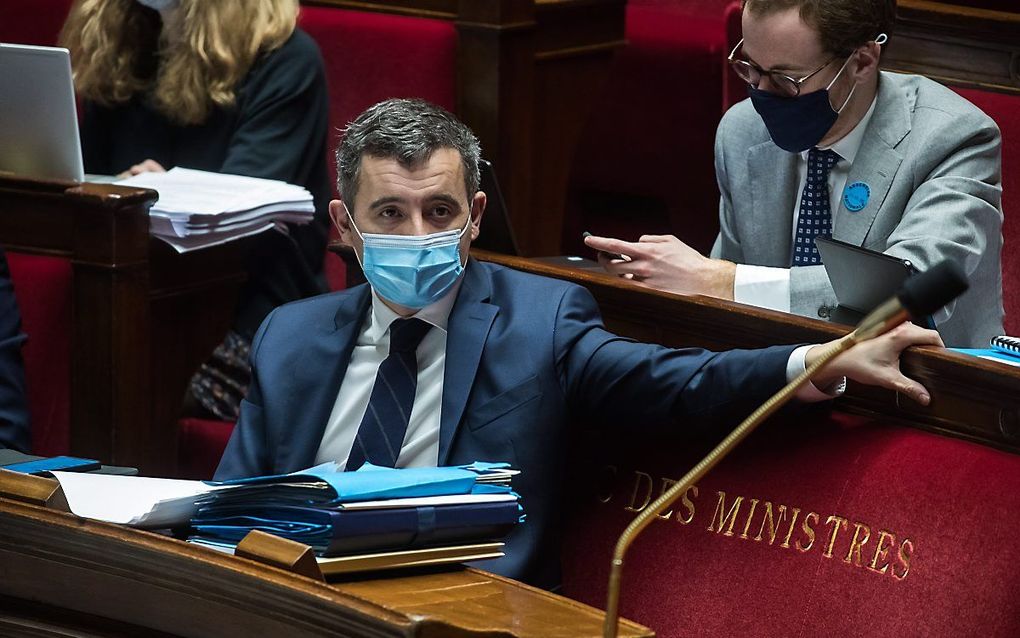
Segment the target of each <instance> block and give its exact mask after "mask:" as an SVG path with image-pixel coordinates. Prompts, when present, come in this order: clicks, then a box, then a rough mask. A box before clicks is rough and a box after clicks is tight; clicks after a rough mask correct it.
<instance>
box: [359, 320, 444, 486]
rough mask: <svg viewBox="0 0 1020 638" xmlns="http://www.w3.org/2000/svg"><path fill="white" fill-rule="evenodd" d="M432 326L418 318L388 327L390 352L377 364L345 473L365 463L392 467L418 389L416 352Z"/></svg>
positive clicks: (394, 323) (397, 455)
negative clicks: (370, 391) (370, 393)
mask: <svg viewBox="0 0 1020 638" xmlns="http://www.w3.org/2000/svg"><path fill="white" fill-rule="evenodd" d="M431 327H432V326H431V325H430V324H428V323H426V322H424V321H422V320H421V319H413V318H412V319H396V320H394V322H393V323H391V324H390V352H389V354H388V355H387V356H386V358H385V359H383V362H382V363H381V364H379V371H378V372H377V373H376V375H375V385H374V386H372V395H371V397H369V399H368V408H367V409H366V410H365V416H364V417H363V418H362V419H361V426H360V427H359V428H358V435H357V437H355V439H354V446H353V447H352V448H351V455H350V456H349V457H348V458H347V470H356V469H358V468H359V467H361V466H362V465H363V464H364V463H365V461H368V462H370V463H372V464H373V465H381V466H385V467H395V466H396V464H397V457H399V456H400V446H401V445H403V443H404V434H406V433H407V422H408V420H409V419H410V418H411V408H412V407H413V406H414V393H415V390H416V389H417V387H418V357H417V356H416V355H415V351H416V350H417V349H418V344H419V343H421V340H422V338H424V337H425V333H426V332H428V331H429V328H431Z"/></svg>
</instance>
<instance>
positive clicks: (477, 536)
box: [192, 500, 521, 556]
mask: <svg viewBox="0 0 1020 638" xmlns="http://www.w3.org/2000/svg"><path fill="white" fill-rule="evenodd" d="M520 518H521V508H520V505H518V503H517V501H516V500H510V501H500V502H493V503H472V504H468V505H442V506H423V507H396V508H382V509H365V510H344V509H339V508H334V509H324V508H313V507H293V506H279V507H276V506H268V507H261V508H257V509H252V508H246V507H243V506H239V507H212V508H205V509H204V510H200V511H199V513H198V514H197V515H196V516H195V518H194V519H192V529H193V530H194V534H195V535H196V536H198V537H200V538H202V539H206V540H215V541H221V542H227V543H238V542H240V541H241V539H242V538H244V537H245V536H246V535H247V534H248V532H250V531H252V530H253V529H257V530H260V531H263V532H266V533H269V534H273V535H275V536H280V537H282V538H287V539H289V540H293V541H297V542H300V543H304V544H306V545H310V546H312V548H313V549H314V550H315V551H316V553H318V554H319V555H322V556H337V555H343V554H354V553H364V552H370V551H385V550H392V549H416V548H421V547H433V546H437V545H450V544H457V543H464V542H481V541H488V540H495V539H498V538H501V537H503V536H504V535H506V533H507V532H509V531H510V529H511V528H512V527H513V526H514V525H516V524H517V522H518V521H519V520H520Z"/></svg>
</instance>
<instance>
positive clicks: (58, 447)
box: [7, 253, 71, 456]
mask: <svg viewBox="0 0 1020 638" xmlns="http://www.w3.org/2000/svg"><path fill="white" fill-rule="evenodd" d="M7 261H8V262H9V263H10V266H11V279H12V281H13V282H14V296H15V298H17V300H18V308H19V309H20V310H21V324H22V326H21V327H22V331H23V332H24V333H25V334H26V335H28V341H27V343H26V344H25V347H24V349H23V350H22V354H23V355H24V358H25V381H26V384H27V385H28V408H29V417H30V419H31V426H32V451H33V452H34V453H36V454H41V455H44V456H54V455H57V454H66V453H67V452H68V447H69V435H70V431H69V426H70V409H71V264H70V262H68V261H67V260H66V259H60V258H56V257H40V256H36V255H25V254H21V253H7Z"/></svg>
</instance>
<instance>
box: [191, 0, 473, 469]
mask: <svg viewBox="0 0 1020 638" xmlns="http://www.w3.org/2000/svg"><path fill="white" fill-rule="evenodd" d="M299 24H300V26H301V28H302V29H304V30H305V31H307V32H308V34H309V35H311V36H312V37H313V38H315V41H316V42H317V43H318V45H319V48H320V49H321V50H322V55H323V59H324V60H325V63H326V76H327V81H328V82H329V94H330V128H331V130H332V133H331V139H330V144H329V146H330V149H331V150H330V152H331V153H332V151H333V150H335V148H336V144H337V143H338V142H339V137H340V136H339V133H340V131H341V130H342V129H343V127H344V126H345V125H346V124H347V123H348V122H349V121H350V120H352V119H354V117H356V116H357V115H358V114H359V113H361V112H362V111H363V110H364V109H366V108H367V107H369V106H371V105H372V104H375V103H376V102H379V101H381V100H384V99H386V98H390V97H420V98H423V99H426V100H428V101H430V102H433V103H435V104H439V105H440V106H443V107H444V108H446V109H449V110H453V109H454V108H455V103H456V79H457V76H456V48H457V33H456V29H455V27H454V25H453V23H452V22H448V21H442V20H426V19H421V18H408V17H400V16H393V15H386V14H379V13H367V12H360V11H346V10H341V9H332V8H327V7H302V9H301V16H300V20H299ZM328 161H329V164H330V167H331V168H330V174H331V175H332V176H333V182H334V183H335V182H336V179H335V177H336V169H335V162H334V160H333V158H332V155H330V157H329V159H328ZM343 268H344V267H343V262H342V260H340V259H339V258H337V257H336V256H335V255H327V259H326V276H327V279H328V281H329V283H330V287H331V288H332V289H334V290H339V289H341V288H343V287H344V280H345V273H344V269H343ZM232 430H233V424H232V423H225V422H222V421H204V420H200V419H184V420H182V421H181V422H180V432H179V435H180V438H179V450H180V457H179V469H180V473H181V475H182V476H187V477H191V478H209V477H211V476H212V474H213V472H214V471H215V469H216V466H217V464H219V460H220V456H222V454H223V449H224V448H225V447H226V444H227V440H228V439H229V438H230V432H231V431H232Z"/></svg>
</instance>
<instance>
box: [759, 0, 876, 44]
mask: <svg viewBox="0 0 1020 638" xmlns="http://www.w3.org/2000/svg"><path fill="white" fill-rule="evenodd" d="M794 8H796V9H799V10H800V18H801V20H803V21H804V22H806V23H807V24H809V25H811V26H813V27H815V28H816V29H818V33H819V35H820V37H821V39H822V46H823V47H825V49H826V51H827V52H829V53H831V54H832V55H840V56H846V55H850V54H851V53H853V51H854V49H856V48H857V47H859V46H861V45H863V44H866V43H868V42H871V41H872V40H874V39H875V38H877V37H878V36H879V34H881V33H884V34H886V35H889V36H891V35H892V30H893V26H894V25H895V23H896V0H744V10H745V11H749V12H750V13H752V14H754V15H768V14H771V13H777V12H779V11H785V10H787V9H794Z"/></svg>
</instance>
